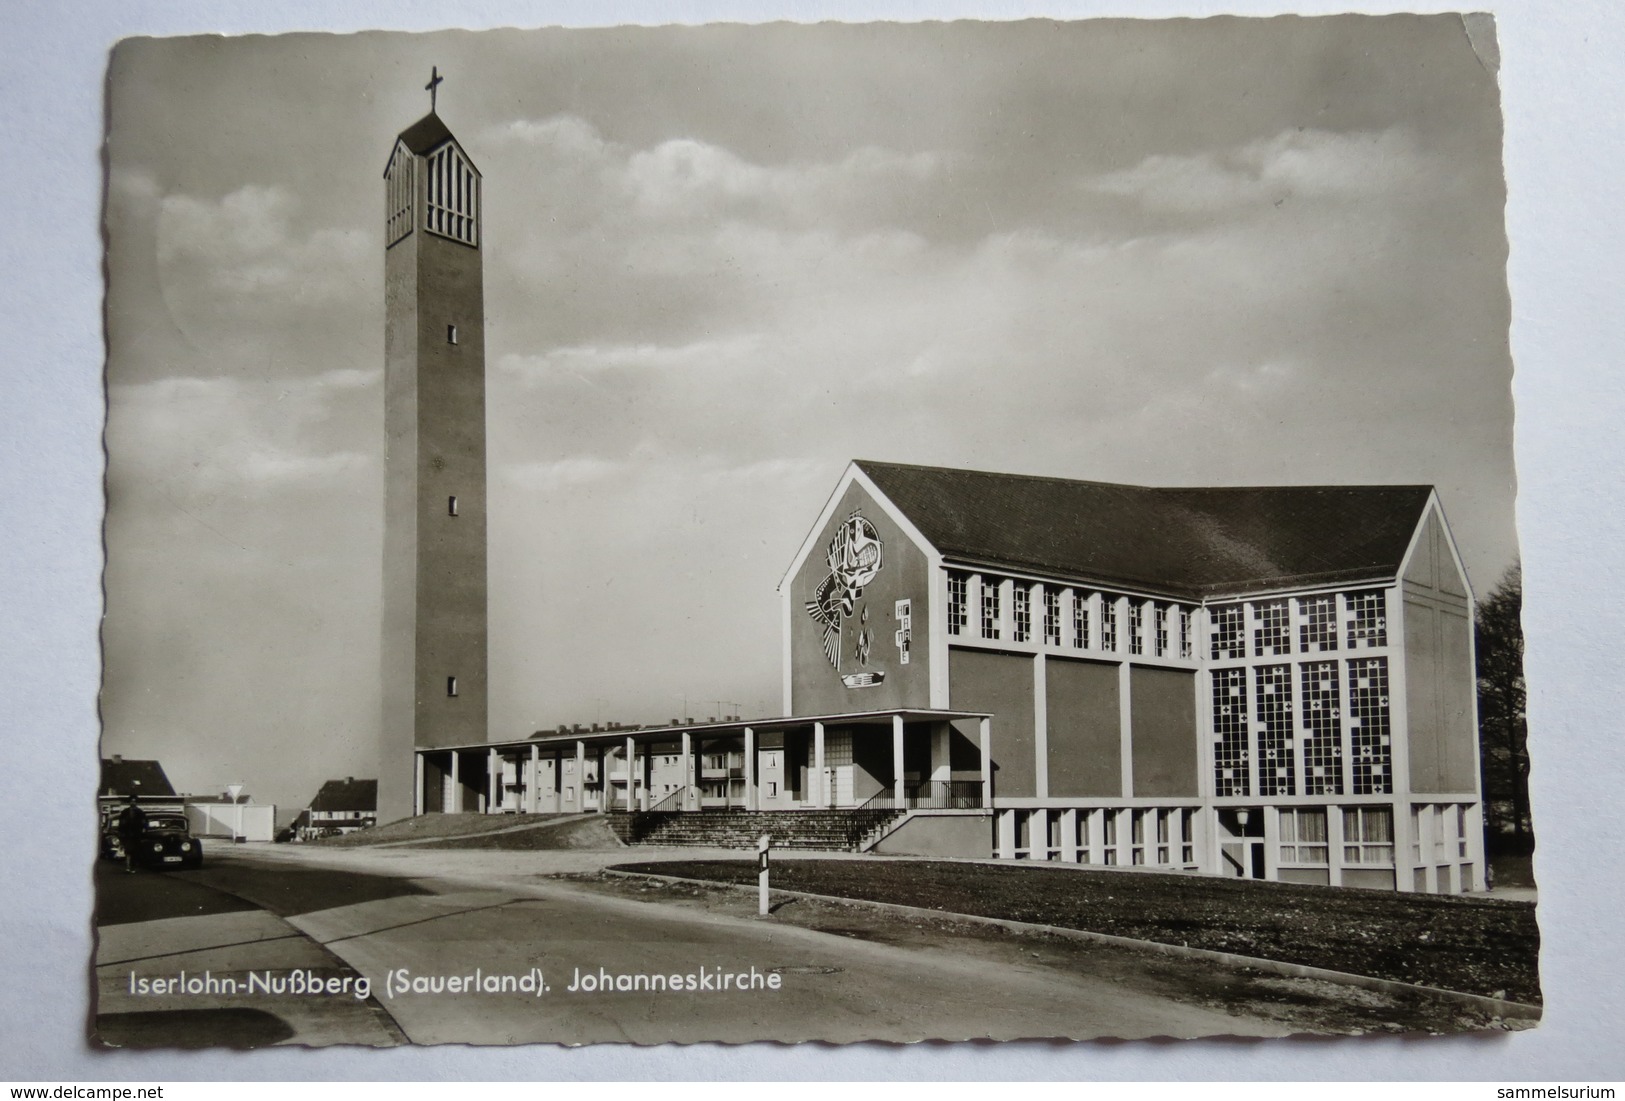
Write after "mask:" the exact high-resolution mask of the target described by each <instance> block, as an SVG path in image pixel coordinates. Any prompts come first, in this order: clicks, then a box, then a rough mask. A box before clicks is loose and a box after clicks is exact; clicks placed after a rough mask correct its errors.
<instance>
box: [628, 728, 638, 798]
mask: <svg viewBox="0 0 1625 1101" xmlns="http://www.w3.org/2000/svg"><path fill="white" fill-rule="evenodd" d="M636 765H637V746H635V745H633V744H632V735H630V734H628V735H627V736H626V812H627V813H628V814H630V813H632V812H633V811H634V810H636V809H637V801H636V800H635V798H634V797H633V793H634V792H635V791H636V790H637V787H638V776H637V768H636Z"/></svg>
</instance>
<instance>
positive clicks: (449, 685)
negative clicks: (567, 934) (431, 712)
mask: <svg viewBox="0 0 1625 1101" xmlns="http://www.w3.org/2000/svg"><path fill="white" fill-rule="evenodd" d="M456 694H457V678H456V677H447V678H446V695H448V696H455V695H456Z"/></svg>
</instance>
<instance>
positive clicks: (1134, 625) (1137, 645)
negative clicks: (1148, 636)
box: [1128, 600, 1145, 654]
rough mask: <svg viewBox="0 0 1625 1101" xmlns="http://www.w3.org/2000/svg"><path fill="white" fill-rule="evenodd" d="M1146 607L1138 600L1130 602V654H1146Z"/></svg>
mask: <svg viewBox="0 0 1625 1101" xmlns="http://www.w3.org/2000/svg"><path fill="white" fill-rule="evenodd" d="M1144 636H1145V605H1144V604H1141V603H1140V602H1139V601H1138V600H1131V601H1129V602H1128V652H1129V653H1131V654H1143V653H1145V637H1144Z"/></svg>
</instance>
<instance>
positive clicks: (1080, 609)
mask: <svg viewBox="0 0 1625 1101" xmlns="http://www.w3.org/2000/svg"><path fill="white" fill-rule="evenodd" d="M1072 645H1073V646H1076V647H1077V648H1078V649H1080V650H1087V649H1088V648H1089V597H1088V596H1087V595H1086V594H1084V593H1081V592H1079V593H1073V594H1072Z"/></svg>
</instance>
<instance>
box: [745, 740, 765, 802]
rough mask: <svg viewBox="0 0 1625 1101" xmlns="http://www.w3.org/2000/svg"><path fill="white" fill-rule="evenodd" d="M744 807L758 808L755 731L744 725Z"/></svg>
mask: <svg viewBox="0 0 1625 1101" xmlns="http://www.w3.org/2000/svg"><path fill="white" fill-rule="evenodd" d="M745 809H746V810H760V809H761V800H760V799H759V798H758V797H757V792H756V731H754V730H752V729H751V728H750V727H748V726H747V727H745Z"/></svg>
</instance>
